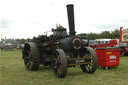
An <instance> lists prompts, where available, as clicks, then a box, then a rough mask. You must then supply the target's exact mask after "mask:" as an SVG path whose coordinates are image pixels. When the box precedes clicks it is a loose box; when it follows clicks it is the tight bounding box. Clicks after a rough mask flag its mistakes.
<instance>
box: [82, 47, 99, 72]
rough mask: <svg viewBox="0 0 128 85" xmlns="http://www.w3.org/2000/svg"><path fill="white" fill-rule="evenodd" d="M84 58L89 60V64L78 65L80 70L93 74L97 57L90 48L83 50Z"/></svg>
mask: <svg viewBox="0 0 128 85" xmlns="http://www.w3.org/2000/svg"><path fill="white" fill-rule="evenodd" d="M83 57H84V58H90V59H91V62H90V63H89V64H85V65H80V67H81V70H82V71H83V72H87V73H94V72H95V71H96V68H97V56H96V52H95V51H94V50H93V49H92V48H91V47H86V48H85V53H84V55H83Z"/></svg>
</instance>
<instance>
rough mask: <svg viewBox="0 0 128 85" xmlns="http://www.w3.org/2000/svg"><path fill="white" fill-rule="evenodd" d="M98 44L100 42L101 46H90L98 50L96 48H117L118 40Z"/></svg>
mask: <svg viewBox="0 0 128 85" xmlns="http://www.w3.org/2000/svg"><path fill="white" fill-rule="evenodd" d="M98 42H99V44H97V45H90V47H92V48H93V49H96V48H105V47H113V46H116V45H117V44H118V43H117V41H116V40H109V42H108V43H100V42H103V41H98Z"/></svg>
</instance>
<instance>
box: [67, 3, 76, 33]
mask: <svg viewBox="0 0 128 85" xmlns="http://www.w3.org/2000/svg"><path fill="white" fill-rule="evenodd" d="M67 13H68V23H69V34H70V35H75V34H76V32H75V24H74V6H73V4H69V5H67Z"/></svg>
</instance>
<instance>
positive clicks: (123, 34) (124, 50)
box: [119, 27, 128, 56]
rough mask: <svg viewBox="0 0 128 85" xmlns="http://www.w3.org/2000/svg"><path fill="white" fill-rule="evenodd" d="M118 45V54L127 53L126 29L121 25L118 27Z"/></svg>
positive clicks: (127, 33) (127, 39)
mask: <svg viewBox="0 0 128 85" xmlns="http://www.w3.org/2000/svg"><path fill="white" fill-rule="evenodd" d="M119 47H120V53H121V54H120V56H124V55H127V54H128V29H123V27H120V39H119Z"/></svg>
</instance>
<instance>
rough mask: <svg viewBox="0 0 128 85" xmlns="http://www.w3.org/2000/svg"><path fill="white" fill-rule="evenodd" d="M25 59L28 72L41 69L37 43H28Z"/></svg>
mask: <svg viewBox="0 0 128 85" xmlns="http://www.w3.org/2000/svg"><path fill="white" fill-rule="evenodd" d="M23 59H24V64H25V66H26V69H27V70H31V71H32V70H33V71H36V70H38V69H39V64H40V56H39V50H38V47H37V45H36V44H35V43H26V44H25V46H24V49H23Z"/></svg>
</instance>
